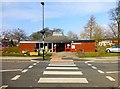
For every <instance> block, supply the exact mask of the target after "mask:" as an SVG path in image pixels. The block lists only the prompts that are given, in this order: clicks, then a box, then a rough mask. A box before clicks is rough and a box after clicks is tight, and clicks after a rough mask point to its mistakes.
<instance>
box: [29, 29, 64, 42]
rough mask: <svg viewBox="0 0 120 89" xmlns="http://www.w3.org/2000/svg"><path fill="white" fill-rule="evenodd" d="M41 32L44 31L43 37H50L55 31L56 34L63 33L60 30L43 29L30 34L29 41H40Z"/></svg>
mask: <svg viewBox="0 0 120 89" xmlns="http://www.w3.org/2000/svg"><path fill="white" fill-rule="evenodd" d="M43 31H45V37H49V36H52V35H53V32H55V31H56V32H57V31H60V32H62V33H63V30H62V29H59V28H55V29H53V30H51V29H49V28H44V30H40V31H37V32H35V33H32V34H31V35H30V39H31V40H41V39H42V38H43V36H42V33H41V32H43Z"/></svg>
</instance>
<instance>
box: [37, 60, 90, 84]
mask: <svg viewBox="0 0 120 89" xmlns="http://www.w3.org/2000/svg"><path fill="white" fill-rule="evenodd" d="M54 60H55V61H54ZM54 60H53V59H51V61H50V63H49V64H48V66H47V67H46V70H45V71H43V77H41V78H40V79H39V80H38V83H41V84H43V83H47V84H48V83H50V84H52V83H65V84H66V83H67V84H68V83H71V84H75V83H82V84H86V83H88V80H87V79H86V78H84V77H83V73H82V71H80V69H79V68H78V67H77V66H76V64H74V62H73V61H71V60H70V61H68V60H64V61H62V59H60V58H59V60H57V59H55V58H54ZM45 75H47V77H46V76H45ZM56 75H57V76H59V77H56ZM63 75H64V77H63ZM49 76H53V77H49Z"/></svg>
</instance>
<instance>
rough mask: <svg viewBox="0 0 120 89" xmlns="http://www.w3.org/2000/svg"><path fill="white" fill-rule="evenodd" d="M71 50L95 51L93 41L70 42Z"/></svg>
mask: <svg viewBox="0 0 120 89" xmlns="http://www.w3.org/2000/svg"><path fill="white" fill-rule="evenodd" d="M71 45H74V46H73V48H71V51H72V52H95V42H81V43H72V44H71Z"/></svg>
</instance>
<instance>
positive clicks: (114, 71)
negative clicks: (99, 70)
mask: <svg viewBox="0 0 120 89" xmlns="http://www.w3.org/2000/svg"><path fill="white" fill-rule="evenodd" d="M118 72H120V71H109V72H106V73H108V74H110V73H118Z"/></svg>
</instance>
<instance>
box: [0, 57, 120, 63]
mask: <svg viewBox="0 0 120 89" xmlns="http://www.w3.org/2000/svg"><path fill="white" fill-rule="evenodd" d="M53 58H56V57H53ZM0 59H1V60H0V61H30V62H36V61H50V59H52V58H47V59H45V60H43V59H42V57H7V56H3V57H0ZM62 59H63V61H64V60H65V61H66V60H67V59H73V60H74V61H91V62H120V56H119V57H118V56H114V57H93V58H77V57H63V58H62Z"/></svg>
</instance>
